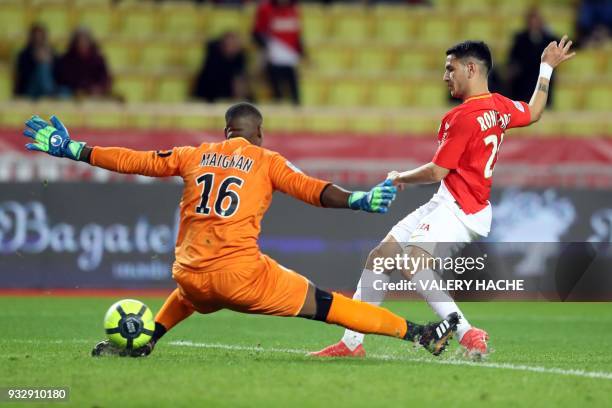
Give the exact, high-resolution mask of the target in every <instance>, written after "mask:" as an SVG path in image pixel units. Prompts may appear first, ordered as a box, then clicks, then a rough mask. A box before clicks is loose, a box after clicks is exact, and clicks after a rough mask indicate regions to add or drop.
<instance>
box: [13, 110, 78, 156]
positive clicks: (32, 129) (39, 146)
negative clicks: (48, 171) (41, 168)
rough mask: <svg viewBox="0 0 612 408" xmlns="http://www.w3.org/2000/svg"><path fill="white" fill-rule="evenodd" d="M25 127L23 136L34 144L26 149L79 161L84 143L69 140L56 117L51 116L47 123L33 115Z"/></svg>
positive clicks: (66, 132) (30, 144)
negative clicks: (49, 121)
mask: <svg viewBox="0 0 612 408" xmlns="http://www.w3.org/2000/svg"><path fill="white" fill-rule="evenodd" d="M25 125H26V129H25V130H24V131H23V135H24V136H26V137H29V138H31V139H33V140H34V143H28V144H26V145H25V147H26V149H28V150H38V151H40V152H45V153H47V154H50V155H51V156H55V157H68V158H69V159H72V160H79V157H80V156H81V152H82V151H83V147H85V143H81V142H75V141H74V140H70V135H68V130H67V129H66V127H65V126H64V125H63V124H62V122H60V120H59V119H58V118H57V117H55V116H51V123H48V122H46V121H44V120H43V119H41V118H40V117H39V116H36V115H35V116H32V117H31V118H30V120H28V121H27V122H26V123H25Z"/></svg>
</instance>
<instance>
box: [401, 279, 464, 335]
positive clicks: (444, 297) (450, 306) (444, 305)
mask: <svg viewBox="0 0 612 408" xmlns="http://www.w3.org/2000/svg"><path fill="white" fill-rule="evenodd" d="M439 279H440V278H439V276H438V275H437V274H436V273H435V272H434V271H432V270H431V269H423V270H421V271H419V272H417V273H416V274H415V275H414V276H413V278H412V282H415V283H416V285H417V286H416V291H417V292H418V293H419V294H420V295H421V296H422V297H423V299H425V301H426V302H427V303H428V304H429V306H430V307H431V308H432V309H433V311H434V312H435V313H436V314H437V315H438V317H440V318H441V319H444V318H446V316H448V315H449V314H451V313H453V312H457V314H458V315H459V317H460V320H459V324H458V325H457V337H458V340H459V341H461V338H462V337H463V335H464V334H465V332H467V331H468V330H470V329H471V328H472V326H471V325H470V322H468V320H467V319H466V318H465V316H463V313H462V312H461V310H460V309H459V306H457V304H456V303H455V301H454V300H453V298H451V297H450V295H449V294H448V292H446V291H443V290H424V289H423V287H422V286H421V283H420V282H424V283H427V282H431V281H433V280H439Z"/></svg>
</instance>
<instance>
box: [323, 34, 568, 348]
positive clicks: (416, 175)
mask: <svg viewBox="0 0 612 408" xmlns="http://www.w3.org/2000/svg"><path fill="white" fill-rule="evenodd" d="M571 45H572V42H571V41H568V40H567V36H564V37H563V38H562V39H561V41H559V43H557V42H555V41H553V42H551V43H550V44H549V45H548V47H547V48H546V49H545V50H544V52H543V53H542V57H541V65H540V76H539V80H538V82H537V85H536V89H535V91H534V93H533V96H532V98H531V101H530V102H529V104H527V103H525V102H520V101H513V100H510V99H508V98H506V97H505V96H502V95H499V94H495V93H490V92H489V88H488V85H487V82H488V81H487V77H488V74H489V72H490V70H491V67H492V59H491V52H490V50H489V47H488V46H487V45H486V44H485V43H484V42H476V41H466V42H463V43H460V44H457V45H455V46H454V47H451V48H449V49H448V50H447V51H446V64H445V72H444V78H443V79H444V81H445V82H446V83H447V85H448V88H449V91H450V93H451V95H452V96H453V97H455V98H458V99H461V100H463V103H462V104H460V105H459V106H457V107H455V108H453V109H452V110H451V111H449V112H448V113H447V114H446V115H445V116H444V118H442V122H441V123H440V129H439V131H438V144H439V147H438V150H437V152H436V153H435V155H434V157H433V159H432V161H431V162H430V163H428V164H425V165H423V166H421V167H419V168H416V169H414V170H409V171H405V172H397V171H393V172H390V173H389V178H390V179H391V180H393V183H394V184H395V185H397V186H400V187H401V186H403V185H406V184H431V183H437V182H440V188H439V190H438V192H437V193H436V194H435V195H434V196H433V198H432V199H431V200H430V201H429V202H427V203H425V204H424V205H423V206H421V207H419V208H418V209H416V210H415V211H413V212H412V213H410V214H409V215H408V216H406V217H405V218H404V219H402V220H401V221H399V222H398V223H397V224H396V225H395V226H394V227H393V228H391V231H390V232H389V234H388V235H387V236H386V237H385V238H384V239H383V240H382V242H381V243H380V244H379V245H378V246H377V247H376V248H374V249H373V250H372V251H371V252H370V254H369V256H368V259H367V262H366V265H365V268H364V269H363V272H362V275H361V279H360V281H359V284H358V287H357V291H356V292H355V295H354V298H355V299H359V300H362V301H365V302H369V303H372V304H375V305H379V304H380V303H382V301H383V298H384V296H385V291H384V290H376V288H378V289H381V288H385V285H384V282H388V281H389V274H390V273H391V272H393V270H392V269H391V270H388V269H387V270H385V271H384V273H378V274H377V273H375V271H374V270H375V269H377V268H374V265H375V260H376V259H381V258H395V257H396V256H397V255H403V254H407V255H408V256H410V257H413V258H422V259H429V258H430V257H444V256H445V255H446V256H448V255H450V254H452V253H453V252H454V251H456V250H458V249H459V248H461V247H462V246H463V245H465V244H466V243H469V242H472V241H474V240H476V239H478V238H480V237H486V236H487V235H488V234H489V230H490V227H491V218H492V214H491V204H490V203H489V194H490V191H491V182H492V176H493V169H494V167H495V163H496V161H497V155H498V153H499V148H500V146H501V145H502V142H503V140H504V134H505V132H506V131H507V130H508V129H511V128H514V127H522V126H528V125H530V124H532V123H534V122H537V121H538V120H539V119H540V117H541V116H542V112H543V111H544V108H545V106H546V101H547V99H548V86H549V81H550V77H551V75H552V71H553V69H554V68H555V67H557V66H558V65H559V64H560V63H562V62H564V61H566V60H568V59H570V58H572V57H573V56H574V54H575V53H573V52H571V53H570V52H569V50H570V47H571ZM449 243H450V245H449ZM427 264H428V262H421V263H420V265H425V266H426V265H427ZM429 264H431V263H429ZM376 272H379V271H378V270H376ZM401 272H402V273H403V274H404V275H405V276H406V277H407V278H408V279H412V282H415V283H416V285H415V287H416V290H417V291H418V292H419V294H420V295H421V296H422V297H423V298H424V299H425V300H426V301H427V302H428V303H429V305H430V306H431V308H432V309H433V310H434V312H435V313H436V314H438V315H439V316H447V315H448V314H449V313H453V312H456V313H458V315H459V316H460V317H461V320H460V323H459V325H458V327H457V338H458V340H459V342H460V344H461V345H462V346H463V347H465V349H466V351H467V352H468V354H471V355H474V356H481V355H483V354H485V353H487V351H488V346H487V340H488V338H489V335H488V334H487V333H486V332H485V331H484V330H482V329H478V328H476V327H472V326H471V325H470V322H469V321H468V320H467V319H466V318H465V316H464V315H463V313H462V312H461V310H460V309H459V307H458V306H457V304H456V303H455V302H454V301H453V299H452V298H451V297H450V296H449V295H448V293H446V292H442V291H435V290H427V289H424V287H431V285H428V284H427V282H431V281H432V280H437V279H438V277H437V274H436V272H435V271H434V270H433V269H428V268H426V267H420V268H413V269H412V270H402V271H401ZM380 281H382V282H380ZM419 281H421V282H422V283H423V284H421V283H420V282H419ZM374 282H377V284H374ZM363 339H364V335H363V334H361V333H358V332H355V331H351V330H346V331H345V334H344V337H343V338H342V340H341V341H340V342H338V343H336V344H333V345H331V346H328V347H326V348H324V349H323V350H321V351H318V352H315V353H312V354H313V355H316V356H335V357H342V356H346V357H349V356H364V355H365V350H364V348H363V345H362V343H363Z"/></svg>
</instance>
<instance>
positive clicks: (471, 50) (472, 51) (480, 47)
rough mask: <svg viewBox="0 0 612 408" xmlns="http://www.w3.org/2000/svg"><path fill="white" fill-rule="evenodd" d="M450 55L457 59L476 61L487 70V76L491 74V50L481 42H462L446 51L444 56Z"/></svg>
mask: <svg viewBox="0 0 612 408" xmlns="http://www.w3.org/2000/svg"><path fill="white" fill-rule="evenodd" d="M451 54H452V55H454V56H455V58H458V59H463V58H467V57H472V58H475V59H477V60H478V61H481V62H482V63H483V64H484V65H485V67H486V68H487V72H486V73H487V75H488V74H489V72H491V68H493V58H492V57H491V50H490V49H489V46H488V45H487V44H485V43H484V42H483V41H464V42H461V43H459V44H455V45H453V46H452V47H450V48H449V49H448V50H446V55H451Z"/></svg>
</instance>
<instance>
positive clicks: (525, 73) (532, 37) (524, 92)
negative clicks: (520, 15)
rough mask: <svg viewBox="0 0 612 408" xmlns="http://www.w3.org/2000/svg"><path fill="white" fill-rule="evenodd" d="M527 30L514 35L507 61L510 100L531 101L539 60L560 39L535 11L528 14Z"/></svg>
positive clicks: (551, 84) (550, 99) (538, 69)
mask: <svg viewBox="0 0 612 408" xmlns="http://www.w3.org/2000/svg"><path fill="white" fill-rule="evenodd" d="M526 23H527V27H526V29H525V30H524V31H521V32H519V33H518V34H516V35H515V36H514V42H513V44H512V47H511V50H510V57H509V58H508V90H509V94H510V97H511V98H512V99H515V100H519V101H526V102H529V100H530V99H531V95H532V94H533V90H534V89H535V86H536V83H537V80H538V74H539V72H540V57H541V55H542V51H544V48H546V46H547V45H548V44H549V43H550V42H551V41H557V40H558V38H557V37H556V36H555V35H553V34H552V33H551V32H550V31H549V30H548V29H547V28H546V26H545V24H544V19H543V18H542V15H541V14H540V12H539V11H538V10H537V9H536V8H532V9H530V10H529V11H528V12H527V15H526ZM553 89H554V76H553V78H552V80H551V82H550V90H549V97H548V102H547V106H551V104H552V100H553Z"/></svg>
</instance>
